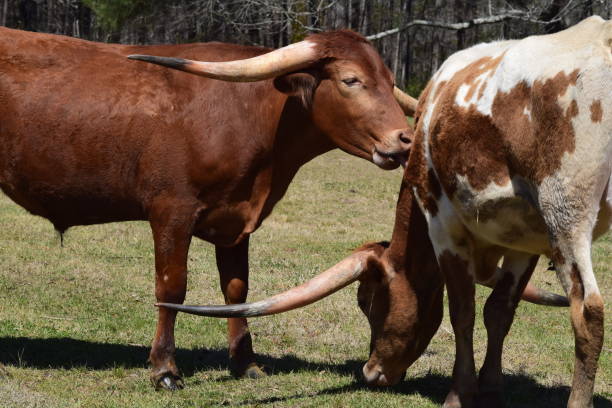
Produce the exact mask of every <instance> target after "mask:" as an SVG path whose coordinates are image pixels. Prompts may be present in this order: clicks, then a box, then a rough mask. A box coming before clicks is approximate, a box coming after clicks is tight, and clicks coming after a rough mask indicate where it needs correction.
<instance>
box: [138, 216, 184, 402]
mask: <svg viewBox="0 0 612 408" xmlns="http://www.w3.org/2000/svg"><path fill="white" fill-rule="evenodd" d="M194 216H195V209H193V208H191V207H190V206H186V205H185V206H180V205H174V206H168V205H160V206H158V207H157V208H154V210H153V211H152V213H151V215H150V224H151V229H152V231H153V239H154V242H155V297H156V298H157V301H158V302H166V303H183V301H184V300H185V291H186V289H187V253H188V251H189V244H190V243H191V232H192V227H193V220H194ZM175 319H176V311H172V310H168V309H165V308H163V307H160V308H159V310H158V320H157V330H156V332H155V338H154V339H153V343H152V348H151V353H150V355H149V362H150V363H151V366H152V372H151V381H152V383H153V385H154V386H155V389H160V388H165V389H168V390H177V389H179V388H182V387H183V380H182V379H181V377H180V375H179V371H178V368H177V367H176V363H175V361H174V352H175V347H174V323H175Z"/></svg>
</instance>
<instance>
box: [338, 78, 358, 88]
mask: <svg viewBox="0 0 612 408" xmlns="http://www.w3.org/2000/svg"><path fill="white" fill-rule="evenodd" d="M342 82H344V84H345V85H346V86H355V85H359V84H360V83H361V81H359V80H358V79H357V78H355V77H350V78H344V79H343V80H342Z"/></svg>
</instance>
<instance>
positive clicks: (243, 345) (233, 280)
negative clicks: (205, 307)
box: [215, 237, 265, 378]
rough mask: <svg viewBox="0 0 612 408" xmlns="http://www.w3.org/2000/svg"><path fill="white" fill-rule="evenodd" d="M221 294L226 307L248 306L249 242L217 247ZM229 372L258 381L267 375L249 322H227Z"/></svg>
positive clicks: (241, 319) (246, 240)
mask: <svg viewBox="0 0 612 408" xmlns="http://www.w3.org/2000/svg"><path fill="white" fill-rule="evenodd" d="M215 250H216V256H217V268H218V269H219V277H220V281H221V290H222V291H223V296H224V297H225V303H226V304H235V303H244V302H246V298H247V294H248V291H249V238H248V237H247V238H245V239H244V240H243V241H242V242H240V243H239V244H238V245H236V246H233V247H230V248H224V247H220V246H218V245H217V246H216V247H215ZM227 326H228V343H229V357H230V372H231V373H232V375H234V376H236V377H249V378H259V377H262V376H264V375H265V373H264V372H263V371H262V370H261V368H259V367H258V366H257V364H256V363H255V353H254V352H253V343H252V340H251V333H249V326H248V324H247V320H246V319H244V318H231V319H227Z"/></svg>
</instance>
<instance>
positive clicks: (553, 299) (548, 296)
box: [521, 282, 569, 307]
mask: <svg viewBox="0 0 612 408" xmlns="http://www.w3.org/2000/svg"><path fill="white" fill-rule="evenodd" d="M521 299H523V300H526V301H527V302H531V303H535V304H536V305H544V306H558V307H565V306H569V300H568V299H567V297H565V296H561V295H557V294H556V293H551V292H547V291H545V290H542V289H540V288H536V287H535V286H533V285H532V284H531V282H528V283H527V286H526V287H525V290H524V291H523V295H522V296H521Z"/></svg>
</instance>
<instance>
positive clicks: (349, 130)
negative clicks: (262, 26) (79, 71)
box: [129, 31, 412, 169]
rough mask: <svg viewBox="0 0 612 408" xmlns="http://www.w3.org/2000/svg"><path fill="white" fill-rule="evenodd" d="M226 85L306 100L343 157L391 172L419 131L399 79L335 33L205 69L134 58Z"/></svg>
mask: <svg viewBox="0 0 612 408" xmlns="http://www.w3.org/2000/svg"><path fill="white" fill-rule="evenodd" d="M129 58H131V59H138V60H143V61H147V62H152V63H155V64H159V65H163V66H166V67H170V68H175V69H179V70H182V71H187V72H191V73H194V74H197V75H201V76H205V77H209V78H215V79H220V80H225V81H235V82H250V81H260V80H266V79H272V78H273V79H274V86H275V87H276V89H278V90H279V91H281V92H283V93H285V94H288V95H290V96H294V97H298V98H299V99H301V101H302V103H303V104H304V106H305V108H306V109H308V110H309V115H310V118H311V120H312V123H313V125H314V126H315V127H316V128H317V129H319V130H320V131H321V132H322V133H323V134H325V135H326V136H327V137H328V138H329V139H330V140H331V142H332V143H333V144H334V145H336V146H338V147H340V148H341V149H342V150H344V151H346V152H348V153H350V154H353V155H355V156H359V157H362V158H364V159H367V160H370V161H373V162H374V163H375V164H377V165H378V166H379V167H381V168H384V169H393V168H396V167H397V166H398V165H399V164H401V163H404V162H405V160H406V154H407V151H408V149H409V147H410V143H411V138H412V131H411V130H410V129H409V128H408V126H407V122H406V118H405V116H404V114H403V112H402V109H401V108H400V106H399V105H398V103H397V102H396V101H395V98H394V95H393V93H394V85H393V74H392V73H391V71H389V69H388V68H387V67H386V66H385V65H384V63H383V61H382V59H381V58H380V56H379V55H378V53H377V52H376V50H375V49H374V48H373V47H372V45H371V44H370V43H369V42H367V40H365V39H364V38H363V37H362V36H360V35H359V34H356V33H353V32H351V31H335V32H328V33H320V34H313V35H310V36H309V37H307V38H306V39H305V40H304V41H301V42H298V43H295V44H292V45H289V46H287V47H284V48H280V49H277V50H275V51H272V52H269V53H267V54H262V55H260V56H257V57H253V58H250V59H246V60H238V61H224V62H201V61H191V60H185V59H177V58H166V57H154V56H147V55H131V56H130V57H129Z"/></svg>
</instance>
